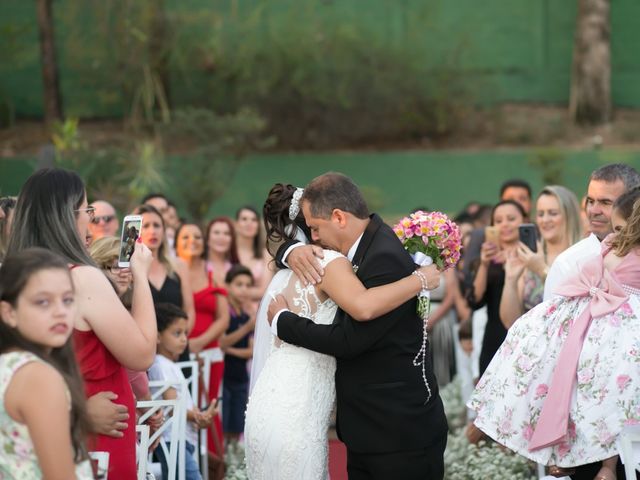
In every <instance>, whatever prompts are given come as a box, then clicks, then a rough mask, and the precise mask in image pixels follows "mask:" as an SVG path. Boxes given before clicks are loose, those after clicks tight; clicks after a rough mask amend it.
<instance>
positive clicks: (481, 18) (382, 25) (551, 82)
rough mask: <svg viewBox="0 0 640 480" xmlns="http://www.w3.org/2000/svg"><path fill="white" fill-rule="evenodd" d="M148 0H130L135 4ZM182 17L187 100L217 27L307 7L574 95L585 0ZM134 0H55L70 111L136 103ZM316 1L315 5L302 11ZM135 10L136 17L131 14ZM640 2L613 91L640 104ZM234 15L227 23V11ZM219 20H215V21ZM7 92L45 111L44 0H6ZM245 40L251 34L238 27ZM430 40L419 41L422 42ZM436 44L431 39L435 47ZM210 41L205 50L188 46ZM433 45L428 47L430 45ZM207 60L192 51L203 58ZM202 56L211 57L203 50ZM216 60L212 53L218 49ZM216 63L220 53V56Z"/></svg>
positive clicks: (482, 97) (455, 62) (331, 1)
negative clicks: (130, 53) (121, 73)
mask: <svg viewBox="0 0 640 480" xmlns="http://www.w3.org/2000/svg"><path fill="white" fill-rule="evenodd" d="M144 1H148V0H138V2H133V3H132V2H128V4H129V5H133V4H135V3H139V4H140V2H144ZM164 3H165V5H166V7H167V11H168V13H169V17H170V19H171V20H172V21H174V22H175V25H177V27H176V32H175V33H176V42H177V45H178V48H176V49H175V51H174V52H173V54H172V65H173V68H174V71H173V74H172V84H173V90H174V93H175V95H174V99H175V100H176V103H177V104H180V102H186V101H190V100H192V99H193V98H198V96H200V98H201V95H202V94H203V93H202V92H203V91H205V92H206V90H203V89H206V88H207V82H208V81H209V80H208V79H209V78H210V77H211V75H214V73H212V72H211V71H210V70H207V68H206V63H207V62H206V58H205V57H207V53H206V52H207V51H208V50H207V49H208V48H210V47H211V46H212V45H214V44H215V38H214V36H213V34H212V33H211V32H212V31H214V30H215V31H221V30H224V26H225V25H226V24H228V23H229V20H230V19H231V20H233V19H235V20H238V19H245V20H247V21H253V20H255V22H256V23H255V28H256V29H261V28H262V29H266V28H268V25H269V24H270V23H271V22H287V21H289V22H296V21H298V19H300V18H305V15H312V16H313V15H315V16H322V17H326V18H329V19H334V20H335V22H341V24H342V25H344V28H349V25H350V24H351V25H366V26H367V27H369V30H370V31H372V32H375V35H377V36H378V37H379V38H378V40H382V41H386V42H391V43H394V44H398V45H401V46H403V47H404V48H406V49H408V50H412V49H413V50H416V52H417V51H418V50H419V51H420V52H425V51H426V52H428V53H427V54H426V57H427V58H425V59H424V61H425V63H426V64H430V65H434V66H438V65H446V66H453V67H456V68H460V69H462V70H463V71H464V72H465V77H466V78H467V80H468V81H469V84H470V85H472V88H473V90H474V91H475V98H476V99H477V100H478V101H482V102H495V101H534V102H554V103H564V102H567V99H568V92H569V80H570V65H571V52H572V41H573V30H574V23H575V13H576V3H577V1H576V0H571V1H569V0H562V1H559V0H485V1H483V2H478V1H477V0H455V1H446V0H325V1H320V0H313V1H310V0H243V1H240V0H165V2H164ZM125 4H127V2H124V1H119V2H118V1H108V2H98V1H95V0H92V1H86V0H56V1H55V2H54V8H55V19H56V34H57V36H58V53H59V57H60V63H61V66H62V68H61V83H62V90H63V96H64V100H65V104H66V107H67V112H68V113H69V114H70V115H77V116H83V117H96V116H110V115H118V114H121V113H122V112H123V110H124V109H125V108H128V107H125V106H124V105H123V104H122V100H121V98H122V95H121V92H120V91H119V89H118V87H117V86H114V85H116V83H114V79H117V74H118V65H117V64H115V63H114V58H115V56H114V49H115V48H116V47H115V45H116V44H117V41H118V35H117V31H116V33H115V34H114V30H113V25H114V24H115V23H116V22H115V19H116V18H117V16H118V15H124V16H127V15H129V16H131V18H132V25H130V26H129V27H127V28H135V27H136V25H135V18H134V16H133V14H132V13H131V12H126V11H120V10H118V9H117V8H116V7H117V6H118V5H125ZM303 10H307V11H303ZM127 18H128V17H127ZM638 19H640V2H638V1H637V0H616V1H612V2H611V23H612V28H611V31H612V36H611V42H612V62H613V75H612V92H613V99H614V103H615V104H616V105H618V106H632V107H638V106H640V89H639V88H637V85H638V83H639V82H640V56H638V54H637V52H638V50H639V48H640V29H638ZM225 22H227V23H225ZM214 27H215V28H214ZM0 39H2V41H1V43H2V44H3V47H2V48H0V99H2V98H3V97H4V98H9V99H10V101H11V102H12V104H13V105H14V107H15V109H16V111H17V113H18V114H19V115H27V116H37V115H40V114H41V112H42V95H41V75H40V70H39V63H38V62H39V54H38V41H37V29H36V16H35V2H33V1H19V0H5V1H2V2H0ZM239 41H241V39H239ZM418 45H419V46H420V47H421V48H420V49H418V48H417V46H418ZM425 47H426V48H425ZM193 48H197V49H199V50H198V52H199V55H200V57H198V55H196V56H195V57H185V56H182V53H183V52H186V51H187V50H189V49H193ZM420 54H421V55H424V53H420ZM194 58H195V59H196V61H193V59H194ZM200 60H201V61H200ZM210 60H211V59H210ZM213 62H214V64H215V58H213Z"/></svg>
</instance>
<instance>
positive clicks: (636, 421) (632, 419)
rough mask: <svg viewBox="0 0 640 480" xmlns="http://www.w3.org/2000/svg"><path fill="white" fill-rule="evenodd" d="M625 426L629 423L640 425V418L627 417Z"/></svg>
mask: <svg viewBox="0 0 640 480" xmlns="http://www.w3.org/2000/svg"><path fill="white" fill-rule="evenodd" d="M624 424H625V426H627V425H640V420H638V419H637V418H627V419H626V420H625V421H624Z"/></svg>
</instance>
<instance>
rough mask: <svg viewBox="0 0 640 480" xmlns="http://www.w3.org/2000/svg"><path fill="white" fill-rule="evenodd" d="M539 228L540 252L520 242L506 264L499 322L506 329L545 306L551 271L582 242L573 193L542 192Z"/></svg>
mask: <svg viewBox="0 0 640 480" xmlns="http://www.w3.org/2000/svg"><path fill="white" fill-rule="evenodd" d="M536 225H537V227H538V229H539V231H540V235H541V237H542V240H541V241H538V242H537V251H535V252H534V251H533V250H532V249H530V248H529V247H528V246H527V245H525V244H524V243H523V242H519V244H518V246H517V248H516V249H515V250H513V251H512V252H511V253H510V254H509V255H508V257H507V261H506V263H505V282H504V289H503V290H502V299H501V301H500V320H502V323H503V325H504V326H505V327H506V328H510V327H511V325H512V324H513V322H515V320H516V319H517V318H518V317H520V316H521V315H522V314H523V313H526V312H528V311H529V310H531V309H532V308H533V307H535V306H536V305H537V304H539V303H540V302H542V294H543V292H544V282H545V280H546V278H547V273H548V271H549V267H550V266H551V264H552V263H553V261H554V260H555V259H556V257H557V256H558V255H559V254H560V253H562V252H563V251H564V250H566V249H567V248H569V247H570V246H571V245H573V244H574V243H576V242H577V241H578V240H580V238H581V233H582V232H581V227H580V207H579V205H578V199H577V198H576V196H575V195H574V193H573V192H572V191H571V190H569V189H567V188H565V187H563V186H560V185H549V186H547V187H545V188H543V189H542V191H541V192H540V194H539V195H538V199H537V201H536Z"/></svg>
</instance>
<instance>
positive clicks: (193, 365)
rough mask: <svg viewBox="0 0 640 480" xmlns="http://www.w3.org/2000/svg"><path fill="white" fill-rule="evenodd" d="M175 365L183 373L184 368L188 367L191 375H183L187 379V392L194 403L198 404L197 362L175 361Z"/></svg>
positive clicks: (198, 373)
mask: <svg viewBox="0 0 640 480" xmlns="http://www.w3.org/2000/svg"><path fill="white" fill-rule="evenodd" d="M176 366H177V367H178V368H180V369H181V370H182V372H183V373H184V370H185V369H189V371H190V372H191V375H189V376H188V377H187V376H186V375H185V377H186V379H187V388H188V389H189V393H190V394H191V400H193V404H194V405H198V406H200V402H199V401H198V394H199V391H200V390H199V382H198V379H199V378H200V377H199V375H200V372H199V370H200V369H199V368H198V362H197V361H195V360H190V361H188V362H176Z"/></svg>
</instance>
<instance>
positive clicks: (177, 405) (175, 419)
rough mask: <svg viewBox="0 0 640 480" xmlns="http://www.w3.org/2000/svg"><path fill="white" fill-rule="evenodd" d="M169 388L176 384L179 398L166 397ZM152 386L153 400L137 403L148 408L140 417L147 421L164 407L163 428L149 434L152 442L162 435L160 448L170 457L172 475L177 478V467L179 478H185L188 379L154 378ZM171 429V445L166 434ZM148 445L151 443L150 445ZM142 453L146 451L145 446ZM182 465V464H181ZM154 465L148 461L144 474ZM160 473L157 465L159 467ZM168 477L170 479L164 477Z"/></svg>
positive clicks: (169, 474)
mask: <svg viewBox="0 0 640 480" xmlns="http://www.w3.org/2000/svg"><path fill="white" fill-rule="evenodd" d="M169 388H176V389H177V390H178V398H177V399H175V400H162V394H163V393H164V392H165V391H166V390H167V389H169ZM149 389H150V390H151V392H152V394H151V397H152V400H151V401H140V402H138V403H137V405H136V406H137V408H141V409H147V411H146V412H145V413H144V414H143V415H141V416H140V418H139V419H138V423H139V424H143V423H144V422H146V421H147V420H148V419H149V417H151V416H152V415H153V414H154V413H155V412H157V411H158V409H162V410H163V413H164V419H165V420H164V423H163V424H162V425H161V426H160V428H159V429H158V430H157V431H156V432H154V433H153V435H151V436H150V437H149V442H148V445H152V444H153V443H154V442H155V441H156V440H157V439H158V438H160V445H159V446H158V448H161V449H162V452H163V453H164V456H165V459H166V460H167V464H168V465H167V466H168V476H169V479H174V478H176V470H177V473H178V479H179V480H184V478H185V431H186V423H187V414H186V407H185V403H186V395H189V392H188V390H187V383H186V382H184V381H169V382H161V381H151V382H149ZM167 429H169V432H170V433H169V435H170V440H169V443H170V446H169V447H167V443H166V442H165V440H164V438H163V437H162V435H163V433H164V432H165V431H167ZM147 449H148V447H147ZM140 455H143V451H142V449H141V453H140ZM178 465H180V468H177V466H178ZM153 468H154V464H148V465H147V468H146V471H145V472H144V474H145V475H146V473H147V472H148V471H150V470H152V469H153ZM155 476H156V477H158V475H157V469H156V474H155ZM164 480H167V479H164Z"/></svg>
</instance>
